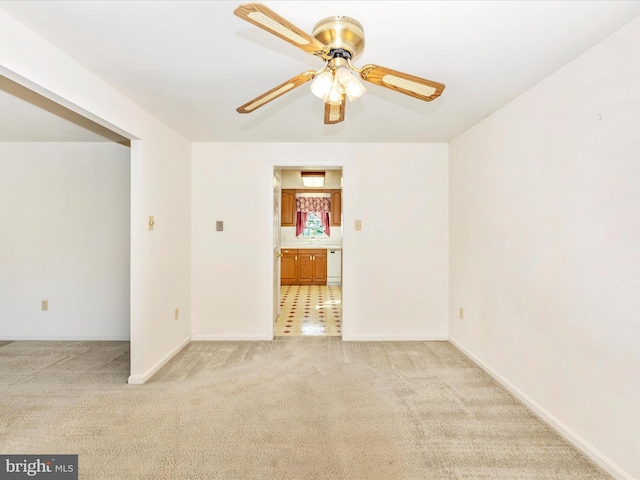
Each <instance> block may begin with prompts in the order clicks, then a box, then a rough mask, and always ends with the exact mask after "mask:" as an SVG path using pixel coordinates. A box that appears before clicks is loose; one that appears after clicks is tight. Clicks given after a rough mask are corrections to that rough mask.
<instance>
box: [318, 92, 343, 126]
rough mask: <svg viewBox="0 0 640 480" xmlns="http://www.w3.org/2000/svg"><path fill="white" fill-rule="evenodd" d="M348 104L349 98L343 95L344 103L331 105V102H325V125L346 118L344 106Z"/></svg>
mask: <svg viewBox="0 0 640 480" xmlns="http://www.w3.org/2000/svg"><path fill="white" fill-rule="evenodd" d="M346 104H347V98H346V96H345V95H342V103H340V105H331V104H330V103H327V102H325V103H324V123H325V125H332V124H334V123H340V122H342V121H343V120H344V107H345V105H346Z"/></svg>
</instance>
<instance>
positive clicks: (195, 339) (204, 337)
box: [191, 333, 273, 342]
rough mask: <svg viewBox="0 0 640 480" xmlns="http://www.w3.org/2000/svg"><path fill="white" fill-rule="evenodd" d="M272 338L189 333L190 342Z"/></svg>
mask: <svg viewBox="0 0 640 480" xmlns="http://www.w3.org/2000/svg"><path fill="white" fill-rule="evenodd" d="M264 340H273V337H267V336H266V335H264V336H258V337H254V336H246V337H245V336H242V335H210V334H208V333H196V334H194V335H191V341H192V342H257V341H264Z"/></svg>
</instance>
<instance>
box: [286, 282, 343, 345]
mask: <svg viewBox="0 0 640 480" xmlns="http://www.w3.org/2000/svg"><path fill="white" fill-rule="evenodd" d="M280 308H281V313H280V315H279V316H278V318H277V320H276V322H275V325H274V333H275V336H276V337H300V336H308V335H313V336H341V335H342V333H341V332H342V288H341V286H340V285H282V287H280Z"/></svg>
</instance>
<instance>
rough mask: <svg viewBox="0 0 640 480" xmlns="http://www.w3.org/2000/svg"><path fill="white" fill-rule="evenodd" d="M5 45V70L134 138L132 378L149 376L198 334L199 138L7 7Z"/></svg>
mask: <svg viewBox="0 0 640 480" xmlns="http://www.w3.org/2000/svg"><path fill="white" fill-rule="evenodd" d="M0 45H2V48H1V49H0V75H4V76H6V77H7V78H9V79H11V80H13V81H15V82H17V83H19V84H21V85H24V86H26V87H29V88H31V89H32V90H34V91H36V92H37V93H40V94H41V95H44V96H45V97H47V98H49V99H51V100H54V101H56V102H58V103H60V104H61V105H63V106H65V107H67V108H69V109H71V110H73V111H74V112H77V113H80V114H82V115H84V116H86V117H87V118H89V119H91V120H93V121H95V122H97V123H99V124H100V125H103V126H106V127H108V128H111V129H112V130H114V131H115V132H117V133H119V134H121V135H124V136H125V137H127V138H130V139H132V142H131V308H130V311H131V376H130V378H129V381H130V382H133V383H140V382H143V381H145V380H146V379H148V378H149V377H150V376H151V375H152V374H153V373H154V372H155V371H157V369H158V368H159V367H160V366H162V365H163V363H164V362H166V361H167V360H168V359H169V358H170V357H171V356H172V355H173V354H175V353H176V352H177V351H178V350H179V349H180V348H181V347H182V346H184V345H185V344H186V343H187V342H188V341H189V338H190V332H191V324H190V289H191V286H190V279H191V276H190V218H191V216H190V208H191V205H190V201H191V192H190V182H191V161H190V154H191V144H190V142H189V141H187V140H186V139H185V138H184V137H182V136H181V135H179V134H178V133H176V132H175V131H174V130H172V129H171V128H169V127H167V126H166V125H165V124H163V123H162V122H160V121H159V120H158V119H157V118H155V117H153V116H152V115H150V114H149V113H148V112H146V111H145V110H143V109H142V108H140V107H139V106H138V105H137V104H135V103H134V102H132V101H131V100H129V99H128V98H126V97H125V96H124V95H122V94H121V93H119V92H118V91H117V90H115V89H114V88H113V87H111V86H110V85H108V84H107V83H105V82H104V81H103V80H101V79H100V78H98V77H97V76H95V75H94V74H92V73H91V72H89V71H88V70H86V69H85V68H84V67H82V66H81V65H79V64H78V63H77V62H76V61H75V60H73V59H72V58H71V57H69V56H68V55H66V54H65V53H64V52H62V51H60V50H59V49H57V48H56V47H54V46H53V45H52V44H50V43H48V42H47V41H45V40H44V39H42V38H41V37H39V36H37V35H36V34H35V33H33V32H32V31H31V30H29V29H28V28H26V27H25V26H24V25H22V24H20V23H19V22H18V21H16V20H15V19H14V18H13V17H11V16H10V15H8V14H6V13H5V12H4V11H2V10H1V9H0ZM149 215H153V216H154V217H155V220H156V229H155V230H154V231H148V230H147V217H148V216H149ZM175 308H179V309H180V319H179V320H177V321H175V320H174V310H175Z"/></svg>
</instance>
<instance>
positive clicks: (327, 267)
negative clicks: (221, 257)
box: [273, 166, 343, 337]
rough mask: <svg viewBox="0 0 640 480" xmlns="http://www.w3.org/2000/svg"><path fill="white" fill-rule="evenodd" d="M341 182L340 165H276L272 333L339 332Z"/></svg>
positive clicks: (309, 333)
mask: <svg viewBox="0 0 640 480" xmlns="http://www.w3.org/2000/svg"><path fill="white" fill-rule="evenodd" d="M310 174H313V176H315V178H316V180H318V178H320V179H321V185H317V186H311V187H310V186H305V184H304V183H303V178H304V177H307V176H309V175H310ZM342 187H343V182H342V168H341V167H335V166H334V167H326V168H322V167H317V166H313V167H276V168H275V169H274V210H273V213H274V218H273V220H274V222H273V223H274V236H273V247H274V248H273V252H274V279H273V281H274V307H276V306H277V308H274V325H273V333H274V336H275V337H287V336H289V337H290V336H342V255H343V251H342V246H343V234H342V226H343V218H342V217H343V216H342ZM276 310H277V311H276Z"/></svg>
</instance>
